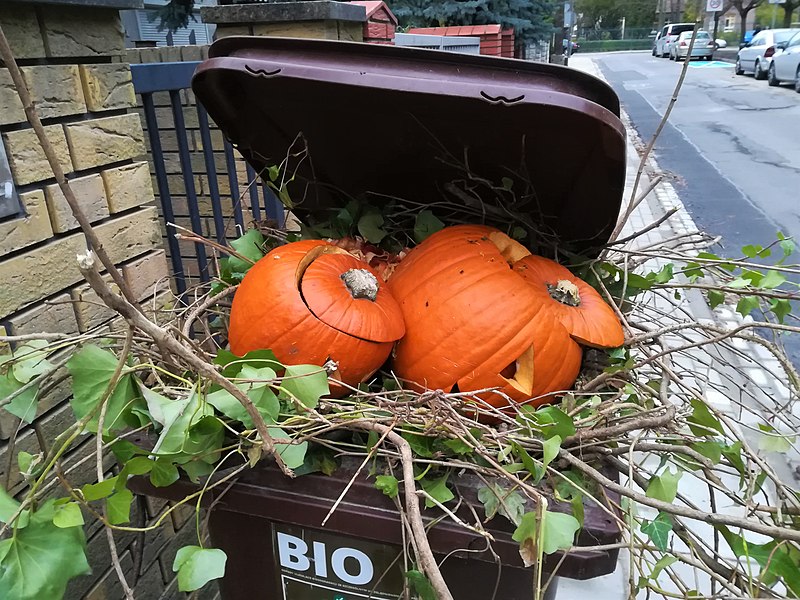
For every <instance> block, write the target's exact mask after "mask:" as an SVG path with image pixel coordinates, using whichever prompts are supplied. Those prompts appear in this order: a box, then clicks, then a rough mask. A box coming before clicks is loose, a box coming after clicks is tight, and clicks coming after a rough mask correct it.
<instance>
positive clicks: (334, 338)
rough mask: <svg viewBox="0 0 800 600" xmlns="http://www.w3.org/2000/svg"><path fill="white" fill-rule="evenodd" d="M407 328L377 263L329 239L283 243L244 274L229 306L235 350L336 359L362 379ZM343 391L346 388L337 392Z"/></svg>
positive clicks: (340, 375)
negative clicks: (372, 264) (374, 266)
mask: <svg viewBox="0 0 800 600" xmlns="http://www.w3.org/2000/svg"><path fill="white" fill-rule="evenodd" d="M404 332H405V326H404V324H403V317H402V313H401V312H400V307H399V306H398V304H397V302H396V301H395V300H394V298H393V297H392V295H391V294H390V292H389V290H388V289H387V286H386V285H385V284H384V283H383V282H382V281H380V280H379V278H378V277H376V276H375V272H374V271H373V269H372V268H371V267H370V266H369V265H367V264H366V263H365V262H363V261H361V260H359V259H358V258H356V257H355V256H352V255H351V254H349V253H348V252H347V251H345V250H343V249H341V248H338V247H336V246H334V245H332V244H328V243H327V242H323V241H319V240H307V241H301V242H294V243H291V244H286V245H285V246H280V247H278V248H275V249H274V250H272V251H271V252H270V253H269V254H267V255H266V256H265V257H264V258H262V259H261V260H259V261H258V262H257V263H256V264H255V265H254V266H253V267H252V268H251V269H250V270H249V271H248V272H247V274H246V275H245V277H244V279H243V280H242V283H241V284H240V285H239V289H238V290H237V291H236V295H235V296H234V298H233V305H232V307H231V317H230V328H229V330H228V337H229V340H230V346H231V351H232V352H233V353H234V354H237V355H239V356H242V355H243V354H245V353H247V352H249V351H251V350H259V349H270V350H272V351H273V352H274V353H275V356H276V357H277V358H278V360H279V361H281V362H282V363H284V364H288V365H296V364H314V365H320V366H321V365H324V364H325V363H326V362H327V361H328V360H333V361H336V362H337V363H338V372H337V373H333V374H332V375H331V377H332V378H334V379H338V380H340V381H343V382H344V383H347V384H348V385H352V386H354V385H357V384H358V383H360V382H362V381H364V380H366V379H367V378H368V377H369V376H370V375H372V374H373V373H374V372H375V371H376V370H377V369H378V368H379V367H380V366H381V365H382V364H383V363H384V361H385V360H386V359H387V357H388V356H389V353H390V352H391V349H392V345H393V344H394V342H395V341H396V340H398V339H399V338H401V337H402V336H403V334H404ZM335 391H336V392H340V393H341V392H343V390H335Z"/></svg>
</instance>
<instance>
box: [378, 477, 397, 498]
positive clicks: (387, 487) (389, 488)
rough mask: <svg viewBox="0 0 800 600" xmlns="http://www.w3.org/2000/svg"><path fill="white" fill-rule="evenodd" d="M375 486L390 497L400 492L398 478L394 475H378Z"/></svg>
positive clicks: (394, 496)
mask: <svg viewBox="0 0 800 600" xmlns="http://www.w3.org/2000/svg"><path fill="white" fill-rule="evenodd" d="M375 487H376V488H377V489H379V490H380V491H382V492H383V493H384V494H386V495H387V496H389V498H396V497H397V493H398V484H397V478H396V477H394V476H393V475H378V476H377V477H376V478H375Z"/></svg>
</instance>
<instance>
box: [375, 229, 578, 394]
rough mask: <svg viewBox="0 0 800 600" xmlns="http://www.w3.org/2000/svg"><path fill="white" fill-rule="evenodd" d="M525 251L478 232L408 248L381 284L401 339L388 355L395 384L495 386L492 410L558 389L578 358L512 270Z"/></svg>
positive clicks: (568, 380) (445, 233)
mask: <svg viewBox="0 0 800 600" xmlns="http://www.w3.org/2000/svg"><path fill="white" fill-rule="evenodd" d="M528 255H530V252H529V251H528V250H527V249H526V248H525V247H524V246H522V245H521V244H519V243H518V242H515V241H514V240H512V239H511V238H510V237H508V236H507V235H505V234H504V233H502V232H501V231H499V230H497V229H494V228H492V227H487V226H484V225H457V226H454V227H448V228H445V229H443V230H441V231H439V232H437V233H435V234H433V235H431V236H430V237H429V238H427V239H426V240H425V241H424V242H422V243H421V244H420V245H419V246H417V247H416V248H414V249H413V250H411V251H410V252H409V254H408V256H407V257H406V258H405V259H404V260H403V261H402V262H401V263H400V265H399V266H398V267H397V269H396V270H395V271H394V273H393V275H392V276H391V277H390V278H389V287H390V288H391V291H392V294H393V295H394V297H395V298H396V299H397V301H398V302H399V303H400V308H401V309H402V311H403V317H404V319H405V322H406V335H405V337H404V338H403V339H402V340H400V342H399V343H398V344H397V346H396V348H395V351H394V360H393V369H394V371H395V373H396V374H397V376H398V377H400V378H401V379H403V380H406V381H408V382H410V383H411V384H412V386H413V387H416V388H418V389H421V388H429V389H443V390H446V391H450V390H452V389H454V388H456V387H457V389H458V390H460V391H462V392H468V391H476V390H481V389H484V388H489V387H498V388H499V391H500V392H501V393H497V392H484V393H481V394H480V397H481V399H483V400H485V401H486V402H488V403H490V404H492V405H493V406H497V407H502V406H506V405H507V404H508V401H507V399H506V398H505V397H504V396H503V395H501V394H505V395H507V396H508V397H510V398H512V399H513V400H515V401H517V402H527V401H529V400H530V399H531V398H534V401H533V402H534V404H541V403H543V402H546V401H549V400H552V398H547V397H542V398H535V397H536V396H544V395H547V394H551V393H552V392H555V391H560V390H565V389H568V388H569V387H570V386H571V385H572V383H573V382H574V381H575V379H576V377H577V375H578V371H579V370H580V360H581V350H580V347H579V346H578V345H577V344H576V343H575V342H574V341H573V340H572V339H571V338H570V336H569V335H568V334H567V331H566V329H565V328H564V327H563V326H562V325H561V323H560V322H559V321H558V320H557V319H556V318H555V315H554V312H553V311H552V310H550V309H549V308H548V307H547V305H545V304H544V303H542V301H541V297H540V295H539V294H538V293H537V291H536V290H534V289H533V288H532V287H531V286H530V285H529V284H528V283H527V282H526V281H525V280H524V279H523V278H522V277H521V276H520V274H519V273H518V272H516V271H515V270H513V268H512V267H513V266H514V265H515V264H516V263H517V262H518V261H520V260H522V259H523V258H524V257H526V256H528Z"/></svg>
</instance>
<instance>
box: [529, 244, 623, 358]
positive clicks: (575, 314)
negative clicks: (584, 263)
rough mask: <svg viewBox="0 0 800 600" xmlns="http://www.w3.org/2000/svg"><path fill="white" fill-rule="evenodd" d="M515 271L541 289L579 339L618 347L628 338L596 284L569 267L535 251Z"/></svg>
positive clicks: (554, 309)
mask: <svg viewBox="0 0 800 600" xmlns="http://www.w3.org/2000/svg"><path fill="white" fill-rule="evenodd" d="M514 271H516V272H517V273H519V274H520V275H522V277H523V279H525V281H527V282H528V283H529V284H530V285H531V286H532V287H533V289H535V290H536V291H537V293H538V294H539V296H540V297H541V298H542V302H544V303H546V304H548V305H549V306H550V307H551V309H552V310H553V311H555V313H556V315H557V318H558V319H559V321H561V323H562V324H563V325H564V327H566V328H567V331H568V332H569V334H570V335H571V336H572V337H573V338H574V339H575V340H577V341H578V342H579V343H581V344H583V345H585V346H592V347H593V348H616V347H617V346H621V345H622V343H623V342H624V341H625V334H624V332H623V331H622V324H621V323H620V321H619V318H617V315H616V314H615V313H614V311H613V309H612V308H611V307H610V306H609V305H608V304H607V303H606V302H605V301H604V300H603V298H601V297H600V294H598V293H597V291H596V290H595V289H594V288H593V287H592V286H590V285H589V284H588V283H586V282H585V281H583V280H582V279H580V278H579V277H576V276H575V275H573V274H572V273H571V272H570V271H569V269H567V268H566V267H564V266H562V265H560V264H558V263H557V262H555V261H552V260H550V259H549V258H544V257H543V256H534V255H531V256H526V257H525V258H523V259H522V260H519V261H517V262H516V263H514Z"/></svg>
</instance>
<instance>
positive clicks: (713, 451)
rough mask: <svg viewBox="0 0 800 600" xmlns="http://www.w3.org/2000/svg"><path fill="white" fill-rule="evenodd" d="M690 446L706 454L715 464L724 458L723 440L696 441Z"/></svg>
mask: <svg viewBox="0 0 800 600" xmlns="http://www.w3.org/2000/svg"><path fill="white" fill-rule="evenodd" d="M689 447H690V448H692V449H693V450H696V451H697V452H698V453H700V454H702V455H703V456H705V457H706V458H707V459H708V460H710V461H711V462H712V463H713V464H715V465H716V464H717V463H718V462H719V461H720V460H721V459H722V448H723V445H722V443H721V442H718V441H715V440H709V441H706V442H695V443H694V444H692V445H691V446H689Z"/></svg>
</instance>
